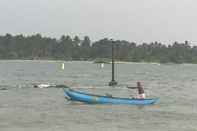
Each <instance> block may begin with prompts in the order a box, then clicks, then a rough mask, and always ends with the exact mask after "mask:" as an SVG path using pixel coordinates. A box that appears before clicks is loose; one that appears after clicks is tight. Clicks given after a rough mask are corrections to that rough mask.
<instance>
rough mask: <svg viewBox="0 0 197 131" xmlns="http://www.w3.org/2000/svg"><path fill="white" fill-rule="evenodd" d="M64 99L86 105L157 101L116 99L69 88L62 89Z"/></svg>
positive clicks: (150, 100) (145, 103) (150, 102)
mask: <svg viewBox="0 0 197 131" xmlns="http://www.w3.org/2000/svg"><path fill="white" fill-rule="evenodd" d="M64 93H65V94H64V95H65V97H69V98H70V100H72V101H79V102H84V103H88V104H126V105H151V104H154V103H156V102H157V101H158V98H154V99H131V98H118V97H112V96H100V95H92V94H88V93H83V92H79V91H76V90H73V89H70V88H64Z"/></svg>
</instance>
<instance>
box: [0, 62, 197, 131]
mask: <svg viewBox="0 0 197 131" xmlns="http://www.w3.org/2000/svg"><path fill="white" fill-rule="evenodd" d="M61 63H62V62H60V61H59V62H58V61H0V89H1V88H6V89H8V90H0V131H13V130H14V131H27V130H28V131H76V130H81V131H93V130H94V131H197V95H196V94H197V71H196V70H197V65H192V64H181V65H158V64H146V63H141V64H137V63H122V64H116V77H115V78H116V80H117V81H118V82H119V84H120V87H117V88H110V87H108V86H107V84H108V82H109V81H110V79H111V78H110V76H111V65H108V64H106V65H105V66H104V68H101V67H100V65H97V64H93V63H92V62H65V70H62V69H61ZM64 81H66V82H72V83H74V84H72V85H73V88H76V89H77V90H80V91H85V92H91V93H94V94H105V93H110V94H113V96H119V97H132V96H134V95H135V94H136V91H135V90H129V89H126V88H125V86H126V85H131V86H134V85H135V84H136V82H137V81H141V82H142V83H143V85H144V87H145V92H146V94H147V97H150V98H152V97H159V98H160V101H159V103H157V104H155V105H151V106H144V107H143V106H131V105H130V106H129V105H87V104H81V103H72V102H69V101H66V100H65V99H64V94H63V90H62V89H57V88H46V89H39V88H33V86H32V85H33V84H35V83H38V84H39V83H46V84H63V83H64Z"/></svg>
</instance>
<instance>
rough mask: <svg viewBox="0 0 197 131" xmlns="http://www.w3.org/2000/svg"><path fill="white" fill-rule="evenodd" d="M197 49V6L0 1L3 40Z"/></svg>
mask: <svg viewBox="0 0 197 131" xmlns="http://www.w3.org/2000/svg"><path fill="white" fill-rule="evenodd" d="M5 33H11V34H26V35H31V34H35V33H41V34H42V35H45V36H50V37H57V38H59V37H60V36H61V35H62V34H69V35H71V36H74V35H79V36H80V37H83V36H84V35H88V36H90V38H91V39H92V40H94V41H95V40H98V39H101V38H104V37H108V38H114V39H122V40H128V41H134V42H138V43H142V42H151V41H160V42H164V43H166V44H170V43H172V42H173V41H180V42H181V41H185V40H188V41H190V42H192V43H197V0H0V35H4V34H5Z"/></svg>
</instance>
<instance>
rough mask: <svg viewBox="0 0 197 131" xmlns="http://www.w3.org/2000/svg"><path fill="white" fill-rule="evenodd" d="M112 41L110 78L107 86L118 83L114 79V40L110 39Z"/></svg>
mask: <svg viewBox="0 0 197 131" xmlns="http://www.w3.org/2000/svg"><path fill="white" fill-rule="evenodd" d="M111 42H112V80H111V81H110V82H109V86H115V85H117V84H118V83H117V82H116V81H115V79H114V43H115V42H114V41H113V40H111Z"/></svg>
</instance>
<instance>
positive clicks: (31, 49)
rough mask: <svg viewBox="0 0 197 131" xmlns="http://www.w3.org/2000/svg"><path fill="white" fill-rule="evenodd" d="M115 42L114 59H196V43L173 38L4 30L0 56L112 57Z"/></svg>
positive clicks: (175, 60)
mask: <svg viewBox="0 0 197 131" xmlns="http://www.w3.org/2000/svg"><path fill="white" fill-rule="evenodd" d="M112 44H114V50H115V59H116V60H120V61H133V62H159V63H178V64H179V63H197V46H193V47H192V46H190V45H189V42H188V41H185V42H184V43H178V42H174V43H173V44H172V45H169V46H166V45H165V44H161V43H159V42H152V43H143V44H138V45H137V44H136V43H134V42H128V41H124V40H116V41H112V40H110V39H108V38H104V39H101V40H99V41H95V42H91V40H90V38H89V37H88V36H85V37H84V38H83V40H81V39H80V38H79V37H78V36H75V37H74V38H71V37H70V36H69V35H67V36H65V35H62V36H61V38H60V39H54V38H49V37H43V36H41V34H35V35H32V36H23V35H16V36H12V35H11V34H6V35H5V36H0V59H58V60H59V59H60V60H95V59H96V60H98V59H101V60H103V59H111V51H112Z"/></svg>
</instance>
